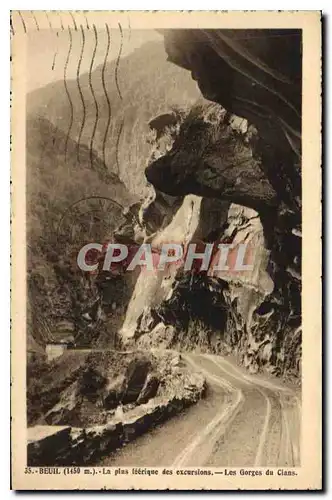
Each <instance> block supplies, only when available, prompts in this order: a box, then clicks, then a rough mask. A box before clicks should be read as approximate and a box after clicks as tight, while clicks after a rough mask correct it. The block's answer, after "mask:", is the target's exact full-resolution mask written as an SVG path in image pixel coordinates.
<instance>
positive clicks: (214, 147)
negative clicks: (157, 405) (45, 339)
mask: <svg viewBox="0 0 332 500" xmlns="http://www.w3.org/2000/svg"><path fill="white" fill-rule="evenodd" d="M279 35H280V33H279V32H278V31H277V30H272V31H271V32H268V33H267V32H266V30H264V32H263V31H261V30H253V31H252V32H251V31H250V32H248V31H247V30H246V32H242V31H241V30H236V31H229V30H226V31H225V30H222V31H218V30H212V31H206V30H205V31H204V30H203V31H202V30H197V31H193V32H192V31H190V32H186V31H181V30H180V31H175V30H172V31H171V32H167V33H165V47H166V51H167V53H168V56H169V60H170V61H171V62H173V63H175V64H178V65H180V66H182V67H184V68H186V69H188V70H190V71H191V73H192V76H193V78H194V79H195V80H197V83H198V85H199V88H200V90H201V92H202V94H203V96H204V97H206V98H208V99H209V100H211V101H215V103H217V104H211V103H210V104H208V103H206V102H203V103H201V104H199V105H198V106H195V107H194V108H193V109H192V110H191V111H190V112H189V114H187V115H185V116H183V115H182V116H180V117H179V123H180V125H179V126H178V129H177V130H176V134H175V135H174V133H173V136H172V134H171V133H170V129H172V127H173V131H174V130H175V125H174V123H173V122H172V123H170V124H169V123H167V124H166V125H165V129H166V135H167V136H168V137H172V139H173V141H172V143H171V145H169V146H168V147H167V148H166V150H164V154H163V155H162V156H161V157H159V158H157V159H154V161H152V162H151V163H150V165H149V166H148V168H147V169H146V177H147V179H148V180H149V182H150V183H151V184H153V186H154V187H155V188H156V190H157V192H160V191H161V192H163V193H166V195H167V196H171V197H172V196H173V197H174V199H182V197H183V196H186V195H188V194H195V195H198V196H201V197H203V200H202V202H201V207H202V206H203V207H204V205H205V206H206V204H207V205H208V206H209V209H208V210H205V213H204V210H200V215H199V224H198V227H200V228H202V227H203V226H205V227H206V226H209V230H208V231H200V234H199V239H200V240H201V241H212V242H218V241H221V242H222V241H227V242H235V241H237V242H239V241H248V240H250V241H251V242H252V244H253V245H254V247H255V248H256V250H257V252H256V253H257V255H258V260H257V262H256V265H255V271H254V272H253V273H252V275H251V276H249V277H248V276H247V277H246V278H244V277H243V276H242V277H241V276H240V277H239V276H237V275H234V273H233V275H231V274H229V275H228V276H227V275H223V276H215V275H213V273H209V272H208V273H207V275H204V276H198V277H195V280H196V281H195V283H194V284H193V279H192V278H191V277H190V276H185V275H181V273H179V274H178V275H177V276H176V279H175V281H174V283H173V286H172V289H173V292H172V293H171V294H170V295H169V296H168V297H167V298H166V299H165V300H164V301H163V302H162V304H161V305H160V306H159V307H156V308H155V309H156V312H157V314H158V315H159V317H160V318H161V319H162V321H163V323H164V324H166V325H167V324H168V325H173V326H174V328H175V332H174V331H173V334H172V336H171V337H172V338H171V342H170V343H171V344H173V345H174V343H177V342H179V341H180V343H182V345H183V344H185V345H186V347H188V348H193V347H194V346H197V345H200V346H205V348H207V349H211V348H213V349H214V350H216V351H218V350H221V349H225V348H226V349H227V348H229V350H230V351H231V352H235V353H237V354H238V356H239V358H240V359H241V361H242V362H243V363H244V364H245V365H247V366H248V367H250V369H251V370H253V371H257V370H259V369H260V368H262V367H263V366H265V367H266V368H268V369H269V371H272V372H273V373H275V374H277V375H285V376H288V375H290V376H293V375H294V376H298V375H299V374H300V360H301V172H300V151H301V144H300V137H301V136H300V131H301V36H300V33H299V32H297V31H294V30H290V31H289V33H288V35H287V36H283V37H281V36H279ZM262 37H263V38H264V40H263V42H264V43H262ZM202 41H204V43H202ZM197 42H199V44H197ZM234 114H236V115H237V116H234ZM158 123H159V122H158ZM161 126H162V125H161ZM157 135H158V137H160V135H161V134H160V131H158V132H157ZM209 204H210V205H209ZM218 204H219V212H218ZM230 204H231V210H229V211H228V213H227V207H228V206H229V205H230ZM152 206H153V208H152V207H150V209H149V210H147V212H146V220H147V219H148V217H147V215H149V213H150V214H151V213H152V212H153V211H155V206H156V203H152ZM173 206H174V205H173ZM213 207H214V208H215V210H216V213H217V216H216V213H214V219H213V222H212V221H211V217H212V214H211V213H210V211H211V210H212V209H213ZM159 211H160V209H159ZM164 212H165V213H170V212H169V211H168V212H167V210H166V209H165V210H164ZM225 214H227V215H226V217H225ZM218 218H219V222H218ZM143 219H144V217H143ZM165 219H167V217H166V215H164V219H163V220H165ZM225 219H227V220H225ZM160 220H161V218H160V217H159V218H157V223H156V224H155V226H158V224H159V223H160V222H159V221H160ZM222 221H223V222H222ZM211 222H212V224H211ZM161 226H163V224H161ZM193 240H194V239H192V241H193ZM207 297H208V298H207ZM158 328H159V330H158V338H159V339H160V327H158ZM204 332H205V333H204ZM166 343H167V342H166Z"/></svg>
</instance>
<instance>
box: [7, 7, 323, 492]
mask: <svg viewBox="0 0 332 500" xmlns="http://www.w3.org/2000/svg"><path fill="white" fill-rule="evenodd" d="M163 14H164V15H163ZM163 14H162V13H160V17H159V14H158V13H155V14H149V13H137V12H136V13H133V12H122V13H119V12H111V11H109V12H94V13H90V12H87V11H72V12H69V11H61V12H60V11H48V12H47V11H13V12H12V14H11V38H12V92H13V95H12V99H13V104H12V145H13V153H12V162H13V165H12V179H13V194H12V197H13V205H14V208H15V207H16V208H17V210H16V211H15V210H14V212H13V213H12V217H13V235H12V248H13V256H12V259H13V260H12V262H13V264H12V265H13V275H12V293H13V295H12V319H13V324H12V348H13V353H12V372H13V376H14V380H15V384H14V387H13V389H12V418H13V420H12V436H13V437H12V439H13V446H12V453H13V455H12V461H13V462H12V463H13V477H14V478H15V476H16V479H14V489H77V488H78V489H101V488H105V489H124V490H126V489H132V488H141V489H155V490H158V489H167V488H170V489H180V490H181V489H182V490H183V489H188V490H190V489H202V488H205V489H212V490H216V489H219V490H227V489H238V488H241V489H262V488H264V489H265V488H270V489H280V488H282V489H308V488H309V489H319V488H320V487H321V462H320V460H321V443H320V442H319V440H320V419H321V415H320V397H321V394H320V390H321V380H320V377H321V373H320V358H321V350H320V342H321V338H320V336H321V303H320V292H321V290H320V278H319V277H320V274H321V268H320V265H321V264H320V243H321V242H320V234H321V233H320V230H321V228H320V218H321V215H320V210H321V208H320V196H321V193H320V189H321V188H320V175H321V174H320V64H321V63H320V29H321V28H320V15H319V13H317V12H316V13H315V12H311V13H294V14H291V13H286V12H283V13H280V14H279V15H278V13H272V12H271V13H261V15H259V14H258V13H254V12H252V13H247V15H245V14H244V13H242V15H243V17H241V13H238V14H237V15H236V14H235V13H234V14H230V13H225V14H222V13H219V14H218V13H215V14H213V13H209V14H207V13H206V19H205V18H204V13H203V15H200V13H196V15H194V16H191V15H190V14H189V13H175V12H173V13H170V14H169V16H168V17H167V14H166V13H163ZM233 15H234V16H235V17H234V20H233V17H232V16H233ZM264 15H265V16H266V20H265V18H264ZM223 16H224V17H223ZM236 16H239V17H236ZM292 16H294V17H292ZM154 20H155V21H154ZM232 20H233V21H232ZM311 31H312V38H310V37H311ZM306 44H309V45H310V46H311V49H310V48H309V49H308V51H307V49H306V47H307V45H306ZM310 50H311V55H310V53H309V52H310ZM307 58H308V62H306V61H307ZM310 67H312V71H311V69H310ZM308 70H309V72H308ZM314 70H315V71H314ZM305 71H306V72H307V73H306V75H307V76H308V75H309V76H310V75H311V76H312V78H313V82H312V87H311V88H312V90H310V87H309V83H310V82H309V80H308V79H307V78H305V77H304V74H305ZM310 113H312V116H311V117H310ZM310 130H312V136H311V137H308V135H306V136H304V134H305V133H309V134H310ZM304 137H306V142H305V140H304ZM310 145H311V146H312V148H313V149H312V151H313V152H312V153H311V151H310V150H309V146H310ZM305 176H306V177H305ZM310 179H311V180H310ZM307 213H308V215H305V214H307ZM303 232H304V233H305V238H306V243H305V245H304V244H303V237H302V234H303ZM310 248H311V249H312V250H310ZM317 255H318V257H317ZM315 256H316V258H315ZM305 266H309V267H310V266H311V268H310V269H311V271H308V272H305ZM306 321H307V322H308V323H306ZM310 322H311V323H310ZM307 332H308V333H307ZM305 339H306V340H305ZM315 339H316V340H315ZM304 342H307V344H306V347H305V345H304ZM308 342H309V344H310V345H309V344H308ZM311 373H312V375H311ZM308 379H310V380H309V381H308ZM19 381H20V382H19ZM304 381H306V382H304ZM305 383H307V386H305ZM306 387H307V388H306ZM310 391H311V392H310ZM310 408H311V410H310ZM305 419H308V420H309V421H308V422H307V423H305V422H304V420H305ZM308 426H309V427H310V431H308V432H307V428H308ZM304 434H305V435H306V436H307V438H306V439H305V440H304ZM304 447H305V449H304ZM308 447H310V450H309V451H308ZM18 450H19V451H18ZM310 457H311V458H310ZM309 466H310V467H312V469H311V473H309V474H308V467H309ZM301 485H303V488H301Z"/></svg>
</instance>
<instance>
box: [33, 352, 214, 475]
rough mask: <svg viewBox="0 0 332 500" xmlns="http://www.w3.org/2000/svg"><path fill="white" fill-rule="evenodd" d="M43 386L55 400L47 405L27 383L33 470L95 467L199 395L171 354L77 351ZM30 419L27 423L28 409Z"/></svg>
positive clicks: (196, 377)
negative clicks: (57, 466) (48, 467)
mask: <svg viewBox="0 0 332 500" xmlns="http://www.w3.org/2000/svg"><path fill="white" fill-rule="evenodd" d="M75 358H77V359H75ZM80 363H81V368H80V370H79V371H77V366H78V364H80ZM45 377H46V378H45ZM52 377H53V380H50V379H51V378H52ZM41 378H42V380H41V386H42V387H43V388H44V391H46V390H47V391H48V392H49V393H52V394H53V396H52V398H53V399H52V400H51V398H50V397H49V398H48V403H47V402H46V399H47V398H46V394H45V393H44V394H40V393H39V396H40V397H39V399H38V400H36V399H34V400H33V399H32V398H31V395H32V394H31V390H32V388H31V383H32V381H31V380H30V381H29V382H30V385H29V389H30V394H29V396H30V397H29V399H28V401H29V404H30V405H31V404H32V401H33V402H34V406H35V413H34V415H35V418H34V421H33V423H34V424H35V425H33V426H31V427H29V429H28V464H29V465H31V466H37V465H53V466H54V465H60V466H64V465H74V464H78V465H82V464H90V465H93V464H96V463H97V461H98V460H100V458H101V457H103V456H104V455H106V454H107V455H109V454H110V453H111V452H112V451H114V450H115V449H116V448H118V447H120V446H122V445H123V444H125V443H127V442H128V441H130V440H132V439H134V438H135V437H136V436H138V435H140V434H142V433H144V432H146V431H147V430H148V429H150V428H151V427H152V426H154V425H158V424H160V423H162V422H164V421H165V420H167V419H168V418H170V417H171V416H173V415H175V414H176V413H178V412H180V411H181V410H183V409H184V408H186V407H188V406H189V405H191V404H194V403H195V402H197V401H198V399H199V398H201V397H202V396H203V395H204V390H205V380H204V377H203V376H202V375H201V374H197V373H193V372H191V371H188V370H187V368H186V365H185V364H184V363H183V362H182V360H181V357H180V356H179V354H177V353H173V352H166V353H165V352H164V353H163V352H158V351H155V352H154V353H153V354H152V353H143V352H140V353H139V351H137V352H136V353H135V354H134V353H130V352H128V353H123V354H121V353H115V352H112V351H106V352H104V353H101V352H99V353H98V352H94V353H91V354H89V355H84V354H83V355H82V354H80V353H79V352H78V351H76V352H72V353H66V355H63V357H62V359H61V360H60V359H59V360H57V361H56V362H54V363H53V365H52V370H51V371H50V370H48V371H46V373H44V377H41ZM45 380H48V387H47V389H46V388H45ZM55 392H57V394H55ZM38 404H39V417H38V418H36V413H37V408H36V406H37V405H38ZM52 405H53V406H52ZM49 406H51V408H50V410H48V411H46V410H47V407H49ZM28 411H29V413H28V415H30V419H31V415H32V413H31V408H28ZM30 423H31V421H30ZM46 424H48V425H46ZM50 424H51V425H50Z"/></svg>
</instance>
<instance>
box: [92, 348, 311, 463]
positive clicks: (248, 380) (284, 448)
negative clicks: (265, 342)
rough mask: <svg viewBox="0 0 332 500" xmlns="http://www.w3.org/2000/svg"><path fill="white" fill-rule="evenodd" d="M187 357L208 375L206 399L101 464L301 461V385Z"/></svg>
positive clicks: (217, 361) (209, 359) (203, 358)
mask: <svg viewBox="0 0 332 500" xmlns="http://www.w3.org/2000/svg"><path fill="white" fill-rule="evenodd" d="M182 357H183V359H184V360H185V361H186V363H187V364H188V365H189V366H190V367H191V368H192V369H193V370H194V371H199V372H201V373H203V375H204V376H205V378H206V381H207V385H208V388H207V392H206V396H205V398H203V399H202V400H200V401H199V402H198V403H197V404H196V405H193V406H192V407H190V408H188V409H186V410H185V411H183V412H182V413H180V414H178V415H177V416H175V417H174V418H172V419H170V420H168V421H167V422H166V423H164V424H162V425H160V426H158V427H156V428H154V429H152V430H151V431H149V432H148V433H146V434H144V435H142V436H140V437H139V438H137V439H136V440H134V441H132V442H130V443H128V444H127V445H126V446H124V447H123V448H121V449H120V450H117V451H115V452H114V453H112V454H111V455H110V456H109V457H107V458H105V459H104V460H103V462H102V464H100V465H104V466H114V467H115V466H136V467H141V466H151V465H152V464H153V466H156V467H157V466H168V467H184V466H192V467H196V466H207V467H220V466H233V467H240V466H246V467H254V466H255V467H259V466H270V467H273V466H275V467H278V466H279V467H292V466H298V465H300V463H299V460H300V422H301V404H300V399H301V393H300V390H298V389H293V388H290V387H288V386H286V385H283V384H282V383H280V384H278V383H277V382H275V381H274V380H273V381H272V380H267V379H266V378H263V377H259V376H252V375H249V374H248V373H247V372H245V371H244V370H242V369H241V368H239V367H237V366H235V365H234V364H233V363H232V362H231V361H229V360H228V359H225V358H223V357H221V356H214V355H208V354H182Z"/></svg>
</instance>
